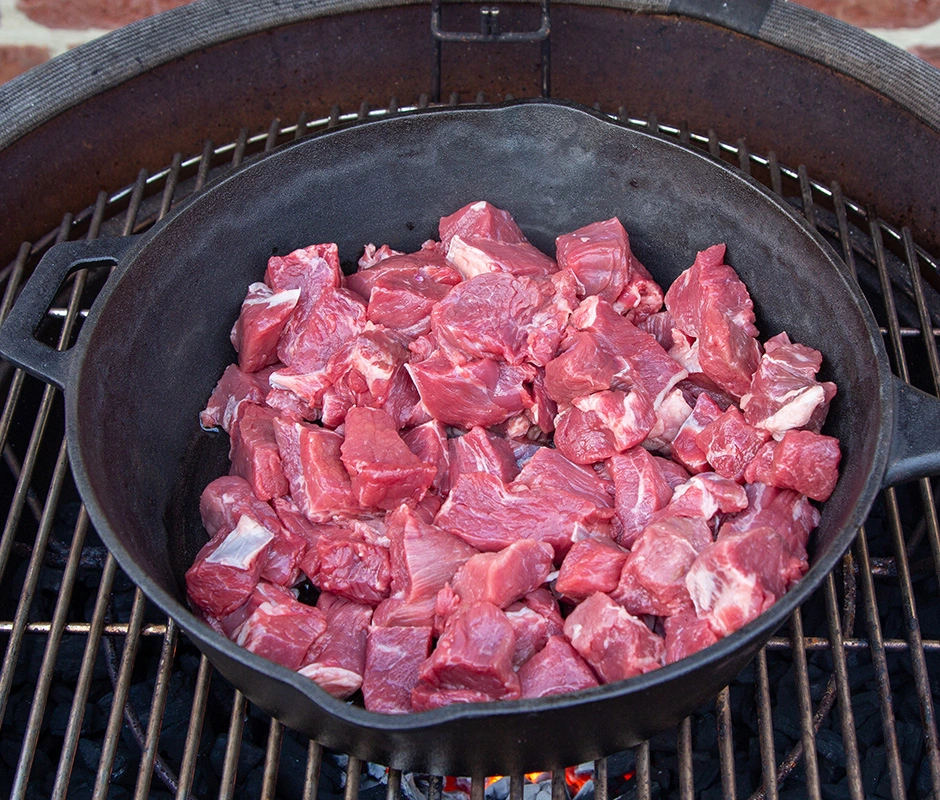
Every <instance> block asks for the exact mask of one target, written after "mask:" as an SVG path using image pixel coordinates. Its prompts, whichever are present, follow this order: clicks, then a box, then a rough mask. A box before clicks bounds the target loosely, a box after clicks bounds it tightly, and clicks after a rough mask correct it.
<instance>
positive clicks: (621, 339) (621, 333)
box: [569, 297, 687, 408]
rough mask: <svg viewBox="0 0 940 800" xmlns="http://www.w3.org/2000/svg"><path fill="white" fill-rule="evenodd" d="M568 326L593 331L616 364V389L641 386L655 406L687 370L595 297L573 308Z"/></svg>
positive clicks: (642, 332) (600, 344)
mask: <svg viewBox="0 0 940 800" xmlns="http://www.w3.org/2000/svg"><path fill="white" fill-rule="evenodd" d="M569 325H570V326H571V328H574V329H576V330H580V331H584V332H586V333H590V334H593V335H594V336H595V337H596V338H597V341H598V344H599V346H600V347H601V348H603V349H604V350H605V351H606V352H607V353H608V355H610V356H611V357H612V358H614V359H615V361H617V363H618V371H617V375H616V378H615V381H614V384H613V385H614V386H615V387H616V388H634V387H637V386H639V387H641V388H642V389H643V390H644V391H645V392H646V393H647V394H648V395H649V397H650V399H651V401H652V404H653V407H654V408H656V407H658V406H659V404H660V403H661V402H662V401H663V399H664V398H665V396H666V395H667V394H668V393H669V391H670V390H671V389H672V388H673V387H674V386H675V385H676V384H677V383H679V381H681V380H682V379H683V378H685V377H686V375H687V373H686V370H684V369H683V368H682V367H681V366H680V365H679V364H677V363H676V361H675V360H674V359H672V358H670V356H669V354H668V353H667V352H666V351H665V350H663V348H662V347H661V346H660V344H659V342H657V341H656V339H655V338H653V337H652V336H651V335H650V334H648V333H647V332H646V331H643V330H640V329H639V328H638V327H636V325H634V324H633V323H632V322H630V321H629V320H627V319H625V318H624V317H622V316H620V314H618V313H617V312H616V311H615V310H614V308H613V307H612V306H611V305H610V303H607V302H605V301H603V300H600V299H599V298H597V297H588V298H586V299H585V300H584V301H582V303H581V304H580V305H579V306H578V307H577V308H576V309H575V310H574V312H573V313H572V314H571V317H570V319H569Z"/></svg>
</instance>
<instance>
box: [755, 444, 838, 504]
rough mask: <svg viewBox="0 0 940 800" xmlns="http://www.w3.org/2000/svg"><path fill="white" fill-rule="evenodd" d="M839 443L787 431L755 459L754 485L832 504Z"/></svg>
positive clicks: (767, 445)
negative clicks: (761, 485)
mask: <svg viewBox="0 0 940 800" xmlns="http://www.w3.org/2000/svg"><path fill="white" fill-rule="evenodd" d="M841 459H842V453H841V451H840V449H839V440H838V439H836V438H834V437H832V436H823V435H822V434H819V433H813V432H812V431H800V430H790V431H787V432H786V433H785V434H784V435H783V438H782V439H781V440H780V441H779V442H768V443H767V444H766V445H765V446H764V449H763V450H761V452H760V453H759V454H758V457H757V458H755V459H754V461H755V462H756V464H755V467H754V469H753V470H751V471H750V472H749V473H747V474H750V475H751V477H752V479H753V480H754V481H758V482H760V483H766V484H769V485H770V486H776V487H777V488H779V489H793V490H794V491H796V492H799V493H800V494H804V495H806V496H807V497H810V498H812V499H813V500H819V501H823V500H828V499H829V496H830V495H831V494H832V492H833V490H834V489H835V487H836V482H837V481H838V480H839V462H840V460H841Z"/></svg>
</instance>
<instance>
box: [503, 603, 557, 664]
mask: <svg viewBox="0 0 940 800" xmlns="http://www.w3.org/2000/svg"><path fill="white" fill-rule="evenodd" d="M505 613H506V618H507V619H508V620H509V621H510V623H512V629H513V632H514V633H515V635H516V646H515V649H514V650H513V655H512V663H513V666H514V667H518V666H519V665H520V664H524V663H525V662H526V661H528V660H529V659H530V658H532V656H533V655H535V654H536V653H537V652H538V651H539V650H541V649H542V648H543V647H545V644H546V643H547V642H548V640H549V638H550V637H552V636H561V635H562V634H563V633H564V626H565V622H564V620H563V619H562V618H561V610H560V609H559V608H558V602H557V601H556V600H555V598H554V596H553V595H552V593H551V592H550V591H549V590H548V589H545V588H539V589H536V590H535V591H533V592H530V593H529V594H527V595H526V596H525V597H523V598H522V600H521V601H519V602H516V603H511V604H510V605H508V606H507V607H506V610H505Z"/></svg>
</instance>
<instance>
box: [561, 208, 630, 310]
mask: <svg viewBox="0 0 940 800" xmlns="http://www.w3.org/2000/svg"><path fill="white" fill-rule="evenodd" d="M631 255H632V254H631V252H630V240H629V238H628V237H627V232H626V231H625V230H624V228H623V225H621V224H620V220H619V219H617V218H616V217H613V218H612V219H608V220H605V221H603V222H593V223H591V224H590V225H585V226H584V227H583V228H578V230H576V231H573V232H572V233H566V234H564V235H562V236H559V237H558V238H557V239H555V258H556V259H557V261H558V267H559V268H560V269H563V270H568V271H569V272H571V273H572V275H574V277H575V280H576V281H577V285H578V296H579V297H582V298H583V297H586V296H587V295H597V296H598V297H600V298H601V299H602V300H606V301H607V302H608V303H613V302H614V301H615V300H616V299H617V298H618V297H620V295H621V293H622V292H623V289H624V287H625V286H626V284H627V279H628V278H629V277H630V260H631Z"/></svg>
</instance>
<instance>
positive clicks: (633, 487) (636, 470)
mask: <svg viewBox="0 0 940 800" xmlns="http://www.w3.org/2000/svg"><path fill="white" fill-rule="evenodd" d="M607 467H608V469H609V470H610V474H611V476H612V477H613V479H614V489H615V491H616V500H615V506H614V507H615V509H616V513H617V519H618V520H619V521H620V528H619V530H618V531H617V543H618V544H620V545H623V546H624V547H632V546H633V542H634V541H635V540H636V537H637V536H639V534H640V531H642V530H643V528H645V527H646V526H647V524H648V523H649V521H650V520H651V519H652V518H653V514H655V513H656V512H657V511H659V510H660V509H661V508H665V506H666V504H667V503H668V502H669V500H670V498H671V497H672V487H670V485H669V483H668V481H667V480H666V476H665V475H664V474H663V471H662V468H661V467H660V465H659V462H657V461H656V460H655V459H654V457H653V456H651V455H650V454H649V453H648V452H647V451H646V450H644V449H643V448H642V447H632V448H630V449H629V450H627V451H626V452H624V453H620V454H617V455H614V456H612V457H611V458H610V459H609V461H608V462H607Z"/></svg>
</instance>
